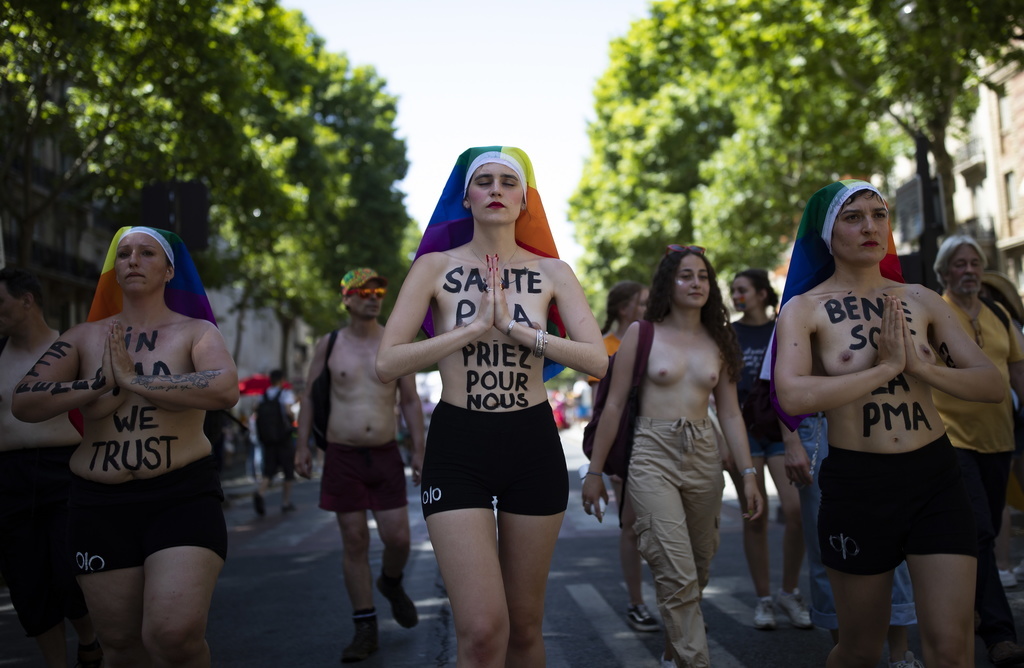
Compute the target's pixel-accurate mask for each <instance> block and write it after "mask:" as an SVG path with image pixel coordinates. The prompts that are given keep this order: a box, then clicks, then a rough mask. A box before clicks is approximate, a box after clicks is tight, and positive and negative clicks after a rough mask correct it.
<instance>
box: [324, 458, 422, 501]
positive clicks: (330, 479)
mask: <svg viewBox="0 0 1024 668" xmlns="http://www.w3.org/2000/svg"><path fill="white" fill-rule="evenodd" d="M407 505H409V500H408V499H407V498H406V494H405V463H404V462H403V461H402V454H401V453H400V452H399V451H398V443H397V442H396V441H391V442H390V443H387V444H385V445H378V446H371V447H354V446H351V445H342V444H340V443H328V444H327V452H326V453H324V474H323V478H322V479H321V481H320V507H321V508H323V509H324V510H330V511H333V512H336V513H350V512H355V511H359V510H391V509H393V508H403V507H405V506H407Z"/></svg>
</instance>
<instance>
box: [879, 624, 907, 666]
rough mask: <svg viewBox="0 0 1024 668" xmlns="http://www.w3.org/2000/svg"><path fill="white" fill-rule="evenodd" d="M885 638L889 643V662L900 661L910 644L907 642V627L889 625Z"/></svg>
mask: <svg viewBox="0 0 1024 668" xmlns="http://www.w3.org/2000/svg"><path fill="white" fill-rule="evenodd" d="M885 639H886V641H887V642H888V643H889V662H890V663H895V662H897V661H902V660H903V657H905V656H906V655H907V650H908V649H910V644H909V643H908V642H907V627H906V626H890V627H889V632H888V633H887V634H886V636H885Z"/></svg>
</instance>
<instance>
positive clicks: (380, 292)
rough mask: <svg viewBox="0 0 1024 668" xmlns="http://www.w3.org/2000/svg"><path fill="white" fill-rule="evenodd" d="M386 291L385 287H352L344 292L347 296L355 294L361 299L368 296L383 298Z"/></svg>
mask: <svg viewBox="0 0 1024 668" xmlns="http://www.w3.org/2000/svg"><path fill="white" fill-rule="evenodd" d="M387 293H388V289H387V288H352V289H351V290H346V291H345V294H346V295H347V296H349V297H351V296H353V295H356V296H358V297H362V298H363V299H369V298H370V297H376V298H377V299H384V295H386V294H387Z"/></svg>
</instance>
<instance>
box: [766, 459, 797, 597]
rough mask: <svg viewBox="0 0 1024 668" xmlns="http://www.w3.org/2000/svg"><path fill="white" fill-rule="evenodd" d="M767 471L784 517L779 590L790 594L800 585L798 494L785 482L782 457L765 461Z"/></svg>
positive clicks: (784, 467) (794, 488)
mask: <svg viewBox="0 0 1024 668" xmlns="http://www.w3.org/2000/svg"><path fill="white" fill-rule="evenodd" d="M768 471H769V472H771V474H772V480H773V481H774V482H775V488H776V489H777V490H778V493H779V505H780V506H782V514H783V516H785V518H786V526H785V527H784V529H783V534H782V590H783V591H785V592H788V593H792V592H793V590H794V589H796V588H797V587H798V586H799V584H800V566H801V564H803V560H804V528H803V519H802V518H801V516H800V494H799V492H798V491H797V489H796V487H794V486H793V485H790V484H789V481H788V480H787V479H786V462H785V458H784V457H783V456H782V455H779V456H777V457H769V458H768ZM763 493H764V492H762V494H763ZM766 565H767V562H766Z"/></svg>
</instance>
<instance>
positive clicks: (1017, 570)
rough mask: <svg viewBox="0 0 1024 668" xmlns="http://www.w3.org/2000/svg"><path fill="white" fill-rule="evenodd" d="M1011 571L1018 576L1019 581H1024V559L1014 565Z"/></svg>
mask: <svg viewBox="0 0 1024 668" xmlns="http://www.w3.org/2000/svg"><path fill="white" fill-rule="evenodd" d="M1010 572H1011V573H1013V575H1014V577H1016V578H1017V582H1024V561H1021V562H1020V563H1019V564H1017V565H1016V566H1014V567H1013V570H1011V571H1010Z"/></svg>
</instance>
